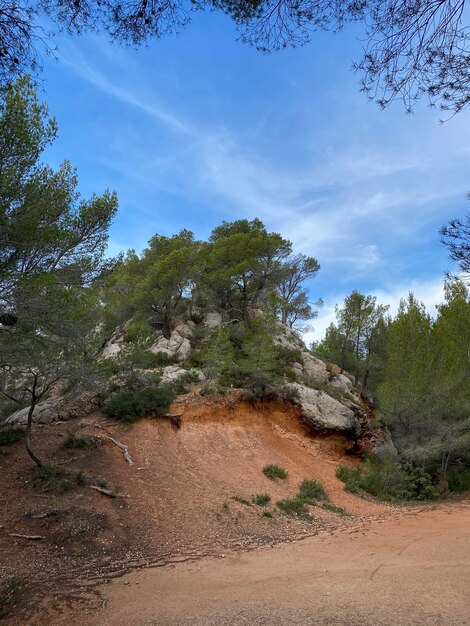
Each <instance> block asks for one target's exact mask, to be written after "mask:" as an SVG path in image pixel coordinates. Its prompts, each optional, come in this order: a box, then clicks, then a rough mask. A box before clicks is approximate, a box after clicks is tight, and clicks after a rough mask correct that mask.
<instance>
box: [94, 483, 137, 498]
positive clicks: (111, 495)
mask: <svg viewBox="0 0 470 626" xmlns="http://www.w3.org/2000/svg"><path fill="white" fill-rule="evenodd" d="M88 486H89V487H90V489H94V490H95V491H99V492H100V493H102V494H103V495H104V496H108V498H128V497H129V496H127V495H125V494H123V493H116V492H115V491H111V489H105V488H104V487H98V485H88Z"/></svg>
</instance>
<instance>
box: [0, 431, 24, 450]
mask: <svg viewBox="0 0 470 626" xmlns="http://www.w3.org/2000/svg"><path fill="white" fill-rule="evenodd" d="M22 438H23V430H22V429H21V428H15V427H12V426H6V427H4V428H0V446H10V445H11V444H13V443H16V442H17V441H19V440H20V439H22Z"/></svg>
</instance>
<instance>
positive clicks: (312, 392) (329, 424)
mask: <svg viewBox="0 0 470 626" xmlns="http://www.w3.org/2000/svg"><path fill="white" fill-rule="evenodd" d="M289 387H290V388H291V389H295V391H296V392H297V394H298V400H296V402H297V403H298V404H300V406H301V407H302V414H303V417H304V420H305V422H306V423H307V424H308V425H309V426H311V427H312V428H313V429H314V430H321V431H337V432H342V433H349V434H351V435H357V434H358V433H359V431H360V424H359V422H358V420H357V418H356V416H355V415H354V412H353V411H352V410H351V409H350V408H348V407H346V406H344V404H342V403H341V402H339V401H338V400H335V398H332V397H331V396H329V395H328V394H327V393H325V392H323V391H319V390H318V389H312V388H311V387H307V386H306V385H300V384H298V383H291V384H290V385H289Z"/></svg>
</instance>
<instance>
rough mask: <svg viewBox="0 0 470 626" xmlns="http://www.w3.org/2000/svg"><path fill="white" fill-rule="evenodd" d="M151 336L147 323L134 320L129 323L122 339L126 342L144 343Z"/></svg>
mask: <svg viewBox="0 0 470 626" xmlns="http://www.w3.org/2000/svg"><path fill="white" fill-rule="evenodd" d="M151 336H152V329H151V328H150V326H149V325H148V324H147V322H143V321H140V320H134V321H133V322H132V323H131V324H129V326H128V328H127V331H126V334H125V335H124V341H125V342H126V343H139V344H140V343H145V342H146V341H147V340H148V339H149V338H150V337H151Z"/></svg>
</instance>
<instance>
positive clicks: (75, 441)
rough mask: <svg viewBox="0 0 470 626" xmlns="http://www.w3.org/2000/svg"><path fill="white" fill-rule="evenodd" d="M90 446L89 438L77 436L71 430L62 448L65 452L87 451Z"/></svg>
mask: <svg viewBox="0 0 470 626" xmlns="http://www.w3.org/2000/svg"><path fill="white" fill-rule="evenodd" d="M88 446H89V438H88V437H86V436H83V435H77V434H76V433H75V431H73V430H70V431H69V432H68V433H67V435H66V437H65V439H64V441H63V442H62V443H61V445H60V447H61V448H63V449H64V450H74V449H82V450H84V449H86V448H88Z"/></svg>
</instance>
